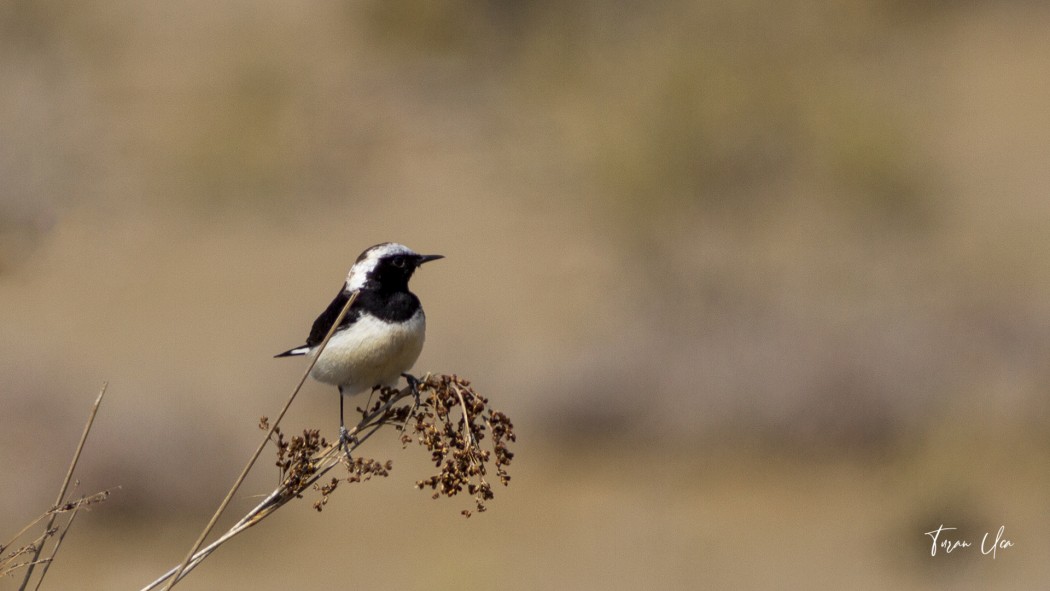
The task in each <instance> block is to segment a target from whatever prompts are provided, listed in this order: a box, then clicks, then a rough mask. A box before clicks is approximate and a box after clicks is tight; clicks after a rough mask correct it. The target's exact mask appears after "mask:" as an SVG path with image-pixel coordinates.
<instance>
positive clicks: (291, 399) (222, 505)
mask: <svg viewBox="0 0 1050 591" xmlns="http://www.w3.org/2000/svg"><path fill="white" fill-rule="evenodd" d="M357 294H358V292H357V291H354V292H353V293H351V294H350V297H349V298H347V300H346V304H345V305H344V306H343V309H342V310H340V311H339V315H338V316H336V319H335V321H334V322H332V327H331V328H329V329H328V334H326V335H325V337H324V339H323V340H322V341H321V344H320V346H319V347H318V349H317V353H316V354H315V355H311V356H310V357H311V359H310V363H309V364H308V365H307V367H306V371H304V372H303V376H302V378H300V379H299V383H298V384H297V385H296V386H295V389H294V390H292V394H291V396H289V397H288V402H286V403H285V404H284V408H282V409H281V412H280V413H278V414H277V419H276V420H275V421H274V423H273V426H272V427H270V431H269V432H268V433H267V434H266V439H263V441H262V443H260V444H259V447H258V448H257V449H256V450H255V453H254V454H252V457H251V459H250V460H248V464H247V465H246V466H245V467H244V470H242V471H241V474H240V476H238V477H237V480H236V481H235V482H234V483H233V486H232V487H230V492H228V493H226V498H224V499H223V500H222V503H220V504H219V508H218V509H216V510H215V514H214V515H212V517H211V521H209V522H208V525H206V526H205V527H204V531H202V532H201V534H200V536H198V538H197V541H196V542H194V544H193V547H191V548H190V551H189V552H188V553H187V554H186V558H184V559H183V561H182V563H181V564H180V565H179V566H178V568H177V569H176V570H175V576H173V577H171V580H170V581H169V582H168V584H167V586H166V587H164V589H165V591H167V590H168V589H171V588H172V587H174V586H175V584H176V583H178V582H179V581H180V580H181V579H182V572H183V571H184V570H185V569H186V568H187V567H188V566H189V564H190V562H191V561H192V560H193V557H194V556H195V555H196V553H197V550H198V549H199V548H200V547H201V545H202V544H204V540H206V539H207V538H208V534H210V533H211V530H212V528H214V527H215V524H216V523H217V522H218V521H219V517H220V516H221V515H222V513H223V512H224V511H225V510H226V507H227V506H229V504H230V501H231V500H233V495H234V494H235V493H236V492H237V489H239V488H240V487H241V484H243V483H244V479H245V478H247V477H248V472H250V471H251V469H252V466H254V465H255V461H256V460H258V459H259V456H260V455H261V454H262V451H263V449H264V448H265V447H266V443H267V442H269V441H270V437H272V436H273V433H274V431H275V430H276V429H277V426H278V425H279V424H280V422H281V419H283V418H284V415H285V413H287V412H288V409H289V408H290V407H291V406H292V402H294V401H295V397H296V396H297V395H298V394H299V390H302V388H303V384H305V383H306V379H307V378H308V377H310V371H312V370H313V368H314V364H315V363H317V359H318V357H320V356H321V353H322V352H323V351H324V348H325V347H326V346H328V341H329V340H331V338H332V335H333V334H335V330H336V329H337V328H338V327H339V325H340V324H341V323H342V322H343V318H346V313H347V312H349V311H350V306H352V305H354V300H356V299H357Z"/></svg>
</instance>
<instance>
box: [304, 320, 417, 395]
mask: <svg viewBox="0 0 1050 591" xmlns="http://www.w3.org/2000/svg"><path fill="white" fill-rule="evenodd" d="M426 330H427V321H426V316H424V315H423V310H422V309H420V310H419V311H418V312H416V314H415V315H414V316H412V318H410V319H409V320H408V321H407V322H403V323H397V324H392V323H389V322H385V321H383V320H379V319H377V318H375V317H374V316H362V317H361V318H359V319H358V320H357V322H355V323H354V325H353V326H352V327H350V328H349V329H347V330H342V331H339V332H337V333H335V334H334V335H332V339H331V340H330V341H328V346H326V347H325V349H324V353H323V354H322V355H321V357H320V359H318V360H317V363H316V364H315V365H314V368H313V370H312V371H311V372H310V376H311V377H313V378H314V379H315V380H317V381H319V382H324V383H326V384H335V385H337V386H342V387H343V393H344V394H347V395H350V394H356V393H358V392H363V391H365V390H369V389H371V388H372V387H373V386H394V385H396V384H397V381H398V380H399V379H400V378H401V374H402V373H404V372H407V371H408V370H410V369H412V365H413V364H414V363H415V362H416V359H419V354H420V352H422V351H423V340H424V338H425V336H426Z"/></svg>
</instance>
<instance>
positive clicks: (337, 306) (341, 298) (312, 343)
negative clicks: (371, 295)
mask: <svg viewBox="0 0 1050 591" xmlns="http://www.w3.org/2000/svg"><path fill="white" fill-rule="evenodd" d="M348 299H350V294H348V293H346V292H345V291H343V289H342V288H340V289H339V293H337V294H336V296H335V299H333V300H332V303H330V304H328V307H327V308H325V310H324V312H321V315H320V316H318V317H317V320H314V324H313V326H312V327H311V328H310V336H309V337H307V338H306V344H305V345H303V346H300V347H296V348H294V349H290V350H288V351H285V352H284V353H280V354H278V355H275V357H290V356H292V355H305V354H306V353H307V352H308V351H309V349H310V348H311V347H316V346H317V345H320V344H321V341H323V340H324V338H325V336H326V335H327V334H328V329H330V328H332V323H334V322H335V319H336V318H337V317H338V316H339V313H340V312H342V311H343V306H345V305H346V301H347V300H348ZM360 315H361V309H360V308H359V307H358V302H357V301H355V302H354V305H353V306H351V307H350V310H349V311H348V312H347V313H346V316H345V317H344V318H343V321H342V322H341V323H340V324H339V327H340V328H346V327H347V326H350V325H351V324H353V323H354V322H355V321H357V318H358V316H360Z"/></svg>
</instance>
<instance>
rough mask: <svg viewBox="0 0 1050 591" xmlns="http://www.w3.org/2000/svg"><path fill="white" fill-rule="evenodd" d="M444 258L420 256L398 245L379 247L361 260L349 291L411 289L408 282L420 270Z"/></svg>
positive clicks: (354, 269)
mask: <svg viewBox="0 0 1050 591" xmlns="http://www.w3.org/2000/svg"><path fill="white" fill-rule="evenodd" d="M440 258H444V257H443V256H442V255H439V254H419V253H416V252H415V251H413V250H412V249H411V248H409V247H407V246H405V245H404V244H398V243H396V242H384V243H382V244H377V245H375V246H373V247H371V248H368V249H366V250H365V251H364V252H362V253H361V256H359V257H357V261H356V262H355V263H354V266H353V267H351V268H350V273H349V274H348V275H347V277H346V289H347V291H353V290H355V289H362V288H369V289H384V288H386V289H398V288H402V289H404V288H407V287H408V280H409V279H410V278H411V277H412V273H413V272H415V270H416V267H419V266H420V265H422V264H423V263H426V262H428V261H433V260H437V259H440Z"/></svg>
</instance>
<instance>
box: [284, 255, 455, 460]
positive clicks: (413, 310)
mask: <svg viewBox="0 0 1050 591" xmlns="http://www.w3.org/2000/svg"><path fill="white" fill-rule="evenodd" d="M440 258H444V257H443V256H442V255H439V254H429V255H423V254H416V253H415V252H413V251H412V250H411V249H410V248H408V247H407V246H405V245H403V244H397V243H394V242H384V243H382V244H377V245H375V246H373V247H371V248H369V249H367V250H365V251H364V252H362V253H361V256H359V257H357V261H356V262H354V265H353V266H352V267H350V272H349V273H348V274H347V276H346V282H345V283H344V284H343V286H342V287H341V288H340V289H339V293H337V294H336V296H335V299H333V300H332V303H331V304H328V307H327V308H326V309H325V311H324V312H321V315H320V316H318V317H317V320H314V324H313V327H312V328H311V329H310V336H308V337H307V339H306V344H304V345H302V346H299V347H296V348H294V349H289V350H288V351H285V352H284V353H279V354H277V355H275V356H274V357H292V356H296V355H313V354H315V353H316V352H317V349H318V347H319V346H320V345H321V341H323V340H324V337H325V335H327V334H328V331H329V329H331V328H332V324H333V323H334V322H335V320H336V318H337V317H338V316H339V313H340V312H341V311H342V310H343V306H345V305H346V302H347V300H348V299H350V296H351V294H352V293H353V292H355V291H356V292H357V299H356V300H354V303H353V305H351V306H350V310H348V311H347V313H346V316H345V317H344V318H343V321H342V322H341V323H340V324H339V326H338V328H336V331H335V333H333V334H332V338H331V339H330V340H329V341H328V345H326V346H325V348H324V351H323V352H322V353H321V357H320V358H318V359H317V362H316V363H315V364H314V367H313V369H312V370H311V371H310V377H312V378H314V379H315V380H317V381H319V382H323V383H326V384H334V385H336V386H338V387H339V394H340V396H339V439H340V444H341V445H343V446H345V445H346V436H347V431H346V425H345V423H344V420H343V399H344V398H345V397H346V396H352V395H354V394H357V393H359V392H364V391H366V390H370V389H372V388H375V387H377V386H395V385H396V384H397V382H398V380H399V379H400V378H401V376H402V375H404V376H405V377H406V378H407V379H408V380H409V382H410V383H411V382H413V381H414V378H412V377H411V376H409V375H408V374H407V373H406V372H407V371H408V370H410V369H412V365H413V364H414V363H415V362H416V359H418V358H419V354H420V352H422V351H423V341H424V339H425V337H426V329H427V320H426V316H425V315H424V314H423V306H422V305H420V303H419V298H417V297H416V294H414V293H412V292H410V291H408V280H409V279H410V278H411V277H412V273H413V272H414V271H415V270H416V268H417V267H419V266H420V265H422V264H423V263H426V262H428V261H433V260H437V259H440Z"/></svg>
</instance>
